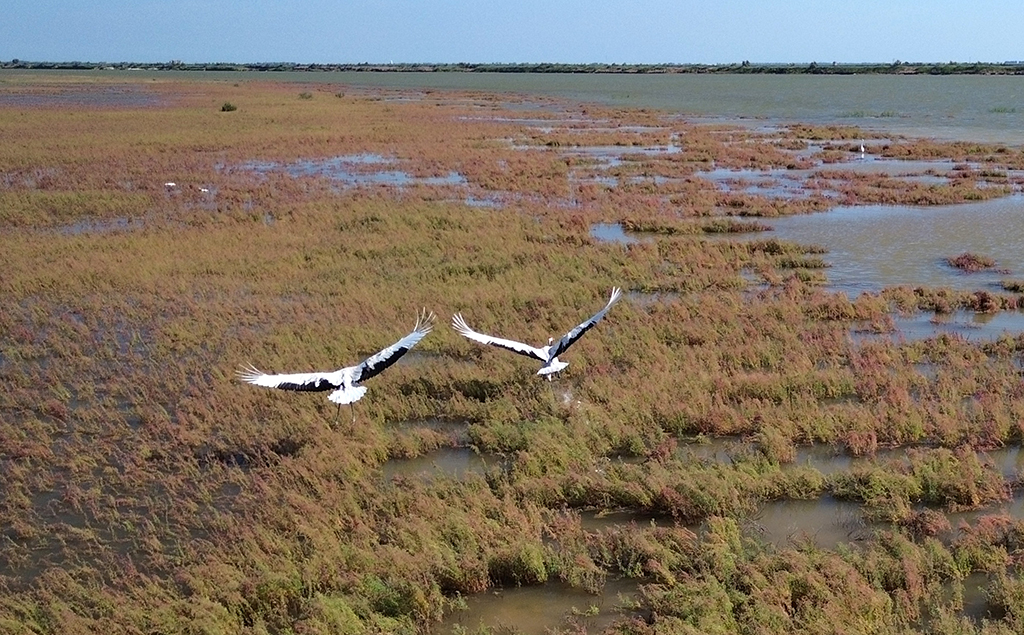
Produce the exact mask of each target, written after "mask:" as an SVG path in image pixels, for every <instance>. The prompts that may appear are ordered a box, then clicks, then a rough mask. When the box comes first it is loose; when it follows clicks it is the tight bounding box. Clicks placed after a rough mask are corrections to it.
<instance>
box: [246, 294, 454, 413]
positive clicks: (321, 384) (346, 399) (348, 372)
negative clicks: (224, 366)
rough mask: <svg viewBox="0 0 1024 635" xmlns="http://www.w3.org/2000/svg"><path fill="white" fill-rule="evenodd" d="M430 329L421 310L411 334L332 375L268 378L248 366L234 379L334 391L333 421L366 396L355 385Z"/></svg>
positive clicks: (431, 322) (391, 361)
mask: <svg viewBox="0 0 1024 635" xmlns="http://www.w3.org/2000/svg"><path fill="white" fill-rule="evenodd" d="M433 327H434V314H433V312H431V313H427V310H426V309H424V310H423V311H422V312H421V313H420V314H419V315H418V316H417V317H416V326H414V327H413V329H412V333H409V334H408V335H406V336H405V337H403V338H402V339H400V340H398V341H397V342H395V343H394V344H392V345H391V346H388V347H387V348H385V349H383V350H381V351H380V352H378V353H376V354H374V355H371V356H370V357H367V358H366V359H364V360H363V362H362V363H361V364H359V365H358V366H349V367H347V368H341V369H338V370H336V371H333V372H314V373H293V374H289V375H268V374H266V373H263V372H261V371H259V370H257V369H256V368H255V367H253V366H252V365H250V366H249V367H248V368H244V369H242V370H240V371H239V372H238V378H239V379H240V380H242V381H245V382H248V383H250V384H254V385H256V386H264V387H265V388H280V389H282V390H298V391H303V392H323V391H325V390H334V392H332V393H331V394H329V395H327V398H328V399H330V400H331V401H333V402H334V403H336V404H338V412H337V414H336V415H335V418H334V420H335V421H337V420H338V415H340V414H341V405H342V404H346V403H347V404H349V405H351V404H353V403H355V402H357V401H359V399H360V398H361V397H362V396H363V395H364V394H365V393H366V388H365V387H363V386H357V385H356V384H359V383H361V382H364V381H366V380H367V379H369V378H371V377H374V376H376V375H379V374H380V373H382V372H383V371H384V369H385V368H387V367H388V366H391V365H392V364H394V363H395V362H397V361H398V360H399V359H400V358H401V357H402V355H405V354H406V353H408V352H409V350H410V349H411V348H412V347H413V346H416V344H417V343H418V342H419V341H420V340H421V339H423V337H424V336H425V335H426V334H427V333H429V332H430V329H432V328H433ZM355 420H356V412H355V407H354V406H353V407H352V421H355Z"/></svg>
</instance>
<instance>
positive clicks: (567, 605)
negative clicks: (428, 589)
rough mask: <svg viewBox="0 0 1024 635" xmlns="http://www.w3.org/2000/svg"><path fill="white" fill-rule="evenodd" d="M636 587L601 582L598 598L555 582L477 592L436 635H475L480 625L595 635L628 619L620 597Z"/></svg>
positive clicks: (528, 634)
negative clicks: (463, 633)
mask: <svg viewBox="0 0 1024 635" xmlns="http://www.w3.org/2000/svg"><path fill="white" fill-rule="evenodd" d="M638 586H639V583H638V582H637V581H636V580H630V579H628V578H619V579H608V580H606V581H605V585H604V589H602V591H601V593H600V594H599V595H591V594H590V593H587V592H586V591H583V590H582V589H574V588H571V587H569V586H567V585H565V584H560V583H556V582H549V583H547V584H542V585H538V586H527V587H512V588H507V589H499V590H497V591H493V592H488V593H479V594H476V595H471V596H469V597H467V598H466V605H467V608H466V610H464V611H457V612H455V613H453V614H451V615H449V616H448V617H447V618H446V619H445V620H444V621H443V622H442V624H441V626H440V628H439V629H438V632H440V633H452V632H455V628H456V627H463V628H465V629H466V630H467V631H469V632H477V629H478V628H479V627H481V626H484V627H489V628H492V629H495V630H494V632H498V633H521V634H522V635H534V634H536V635H543V634H544V633H548V632H550V631H551V629H556V628H566V629H572V628H576V629H578V630H574V631H573V632H589V633H600V632H602V631H604V630H605V629H606V628H608V627H609V626H611V625H612V623H614V622H615V621H616V620H618V619H622V618H624V617H627V616H628V615H629V610H628V609H626V608H624V607H623V602H622V599H623V598H625V599H627V600H628V598H629V597H631V596H633V595H635V594H636V593H637V589H638ZM585 613H586V614H587V615H584V614H585Z"/></svg>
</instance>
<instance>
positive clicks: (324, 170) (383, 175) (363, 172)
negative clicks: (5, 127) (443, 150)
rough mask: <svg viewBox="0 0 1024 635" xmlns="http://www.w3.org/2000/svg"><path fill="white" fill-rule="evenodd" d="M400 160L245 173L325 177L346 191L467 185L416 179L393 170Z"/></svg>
mask: <svg viewBox="0 0 1024 635" xmlns="http://www.w3.org/2000/svg"><path fill="white" fill-rule="evenodd" d="M396 163H397V160H395V159H392V158H389V157H385V156H382V155H378V154H370V153H366V154H353V155H343V156H336V157H327V158H322V159H301V160H298V161H293V162H291V163H279V162H277V161H249V162H247V163H244V164H242V165H241V167H242V169H245V170H251V171H253V172H257V173H259V174H266V173H268V172H278V171H283V172H285V173H286V174H288V175H289V176H292V177H295V178H299V177H305V176H314V177H324V178H327V179H330V180H331V181H334V182H336V183H340V184H341V185H342V186H343V187H356V186H360V185H394V186H399V187H402V186H410V185H466V184H467V181H466V177H464V176H462V175H461V174H459V173H457V172H450V173H448V174H447V175H445V176H433V177H415V176H412V175H410V174H409V173H408V172H405V171H403V170H398V169H394V168H390V167H388V166H392V165H395V164H396Z"/></svg>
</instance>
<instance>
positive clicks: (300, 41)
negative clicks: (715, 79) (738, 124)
mask: <svg viewBox="0 0 1024 635" xmlns="http://www.w3.org/2000/svg"><path fill="white" fill-rule="evenodd" d="M1022 34H1024V4H1022V2H1021V0H917V1H911V0H844V1H839V0H789V1H783V0H703V1H697V0H676V1H672V0H634V1H633V2H625V1H612V0H587V1H584V0H573V1H567V0H522V1H517V0H500V1H493V0H377V1H368V0H367V1H356V0H335V1H330V0H305V1H302V2H299V1H297V0H291V1H289V0H215V1H205V2H203V1H199V0H5V1H4V8H3V9H2V10H0V61H9V60H12V59H22V60H28V61H49V62H67V61H80V62H166V61H170V60H180V61H182V62H187V63H196V62H234V63H251V62H294V63H299V64H306V63H361V62H367V63H373V64H381V63H403V62H404V63H410V62H411V63H415V62H419V63H453V62H470V63H537V62H561V63H579V64H587V63H616V64H663V63H678V64H730V63H738V62H742V61H749V62H752V63H810V62H817V63H819V64H820V63H831V62H839V63H858V62H873V63H891V62H894V61H897V60H899V61H905V62H1003V61H1010V60H1024V36H1022Z"/></svg>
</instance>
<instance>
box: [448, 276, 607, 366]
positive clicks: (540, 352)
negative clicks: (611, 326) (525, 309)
mask: <svg viewBox="0 0 1024 635" xmlns="http://www.w3.org/2000/svg"><path fill="white" fill-rule="evenodd" d="M620 297H622V290H621V289H619V288H618V287H614V288H613V289H612V296H611V298H610V299H609V300H608V304H606V305H604V308H603V309H601V310H600V311H598V312H597V313H595V314H594V315H593V316H592V317H591V318H590V319H588V320H586V321H584V322H583V323H581V324H580V325H578V326H577V327H576V328H574V329H573V330H571V331H569V332H568V333H566V334H565V335H563V336H562V339H560V340H558V341H557V342H556V341H555V340H554V338H550V337H549V338H548V345H547V346H544V347H540V348H538V347H536V346H530V345H529V344H523V343H522V342H517V341H515V340H506V339H502V338H500V337H492V336H490V335H485V334H483V333H478V332H477V331H474V330H473V329H471V328H470V327H469V325H467V324H466V320H465V319H463V317H462V314H461V313H456V314H455V315H454V316H453V317H452V328H454V329H455V330H456V331H458V332H459V333H461V334H462V335H463V336H465V337H468V338H469V339H471V340H473V341H475V342H480V343H481V344H489V345H491V346H497V347H498V348H504V349H506V350H509V351H512V352H513V353H519V354H520V355H525V356H526V357H532V358H534V359H539V360H540V361H542V362H544V365H543V366H541V369H540V370H538V371H537V374H538V375H547V378H548V381H551V375H552V374H553V373H557V372H558V371H560V370H562V369H563V368H565V367H566V366H568V365H569V363H568V362H563V361H561V360H560V359H558V356H559V355H561V354H562V353H564V352H565V351H566V349H568V348H569V347H570V346H572V345H573V343H575V342H576V340H578V339H580V338H581V337H583V334H584V333H586V332H587V331H589V330H590V329H592V328H593V327H594V325H595V324H597V323H598V322H600V321H601V318H603V317H604V315H605V313H607V312H608V309H610V308H612V305H613V304H615V303H616V302H618V300H619V298H620Z"/></svg>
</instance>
